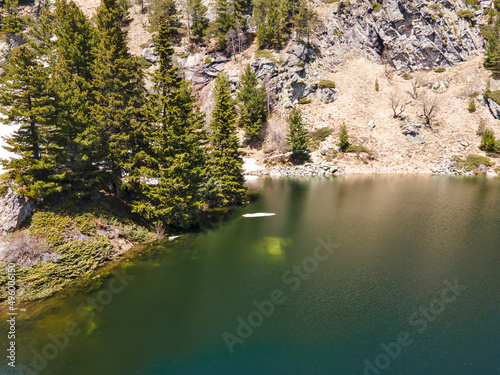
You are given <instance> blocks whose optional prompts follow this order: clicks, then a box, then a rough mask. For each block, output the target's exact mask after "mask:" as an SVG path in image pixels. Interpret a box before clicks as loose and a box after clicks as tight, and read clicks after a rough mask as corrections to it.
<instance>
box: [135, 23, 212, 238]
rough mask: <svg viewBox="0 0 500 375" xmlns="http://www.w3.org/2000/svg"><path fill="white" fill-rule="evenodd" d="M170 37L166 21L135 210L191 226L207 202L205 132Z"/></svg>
mask: <svg viewBox="0 0 500 375" xmlns="http://www.w3.org/2000/svg"><path fill="white" fill-rule="evenodd" d="M169 37H170V35H169V32H168V26H167V25H165V24H164V23H160V30H159V34H158V37H157V39H156V41H155V48H156V53H157V54H158V56H159V58H160V59H159V66H158V68H157V70H156V71H155V73H154V75H153V79H152V81H153V84H154V87H153V92H152V93H151V94H150V96H149V98H148V101H147V104H146V105H145V109H144V112H145V117H146V120H147V126H146V127H145V128H144V129H143V132H144V134H145V140H146V142H145V143H144V144H143V146H142V149H140V150H137V151H138V152H136V153H135V154H136V160H135V165H134V170H133V172H132V174H131V177H130V180H131V182H132V183H134V184H136V185H138V189H137V190H138V198H139V199H137V200H135V201H134V203H133V210H134V211H135V212H138V213H140V214H142V215H144V216H145V217H147V218H148V219H150V220H161V221H162V222H163V223H165V224H167V225H169V226H170V227H183V228H187V227H190V226H192V225H195V224H196V223H197V222H198V220H199V214H200V212H201V209H202V207H203V205H204V202H203V200H202V197H201V194H200V192H199V189H200V185H201V183H202V181H203V178H204V174H205V157H204V152H203V150H202V149H201V147H200V146H201V144H200V134H201V133H200V131H199V130H200V129H201V128H202V127H203V116H202V115H201V113H200V112H199V111H198V109H197V107H196V99H195V97H194V96H193V95H192V94H191V91H190V88H189V86H188V84H187V82H186V81H184V80H183V79H182V78H181V75H180V68H178V67H175V66H174V65H173V63H172V57H173V54H174V50H173V48H172V46H171V44H170V42H169Z"/></svg>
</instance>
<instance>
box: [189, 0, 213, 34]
mask: <svg viewBox="0 0 500 375" xmlns="http://www.w3.org/2000/svg"><path fill="white" fill-rule="evenodd" d="M187 13H188V19H189V31H190V33H191V40H193V41H194V42H197V43H198V42H200V41H201V40H202V38H203V36H204V33H205V30H206V29H207V27H208V22H209V21H208V19H207V7H206V6H205V5H203V1H202V0H187Z"/></svg>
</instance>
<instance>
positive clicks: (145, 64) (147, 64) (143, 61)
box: [137, 56, 153, 68]
mask: <svg viewBox="0 0 500 375" xmlns="http://www.w3.org/2000/svg"><path fill="white" fill-rule="evenodd" d="M137 60H139V64H140V65H141V66H142V67H143V68H149V67H150V66H151V65H153V64H152V63H151V62H149V61H148V60H146V59H145V58H144V57H143V56H139V57H138V58H137Z"/></svg>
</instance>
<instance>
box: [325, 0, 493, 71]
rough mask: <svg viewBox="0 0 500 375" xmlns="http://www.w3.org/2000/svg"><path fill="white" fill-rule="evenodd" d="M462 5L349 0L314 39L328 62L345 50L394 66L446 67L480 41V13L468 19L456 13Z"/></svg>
mask: <svg viewBox="0 0 500 375" xmlns="http://www.w3.org/2000/svg"><path fill="white" fill-rule="evenodd" d="M482 3H483V1H480V4H481V5H480V6H482ZM432 4H434V6H432V7H431V5H432ZM463 9H465V6H464V4H463V2H462V1H461V0H446V1H442V2H437V3H431V2H430V1H428V0H415V1H398V0H385V1H384V2H383V5H382V9H381V10H380V11H378V12H375V11H373V9H372V2H371V1H367V0H362V1H358V2H351V4H350V6H348V7H344V8H343V9H342V12H341V13H342V14H341V15H339V14H338V12H336V14H332V17H331V18H330V19H328V20H326V21H325V23H324V25H323V26H322V27H321V28H320V29H319V30H318V32H317V34H316V37H317V41H316V43H317V44H318V45H319V46H320V49H321V51H322V54H323V55H324V56H327V57H330V60H331V62H332V63H337V62H341V61H343V59H344V55H345V53H346V52H347V51H349V52H354V53H361V55H364V56H365V57H368V58H371V59H373V60H375V61H377V62H389V63H392V65H393V66H394V67H395V68H396V69H397V70H399V71H409V70H415V69H433V68H436V67H439V66H443V67H444V66H451V65H454V64H457V63H458V62H461V61H465V60H468V59H469V58H471V57H472V56H473V55H474V53H475V52H476V51H480V50H482V48H483V46H484V43H485V41H484V39H483V38H482V37H481V36H480V34H479V28H478V27H476V26H474V24H481V23H482V24H484V23H485V22H486V18H485V16H484V15H482V14H481V11H480V12H478V15H477V16H476V17H474V20H473V22H471V24H469V20H468V19H464V18H461V17H459V16H458V15H457V12H458V11H459V10H463ZM471 25H472V27H471Z"/></svg>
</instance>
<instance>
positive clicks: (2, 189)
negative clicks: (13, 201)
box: [0, 184, 9, 197]
mask: <svg viewBox="0 0 500 375" xmlns="http://www.w3.org/2000/svg"><path fill="white" fill-rule="evenodd" d="M8 190H9V187H8V186H7V185H4V184H2V185H0V197H3V196H4V195H5V194H7V191H8Z"/></svg>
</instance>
